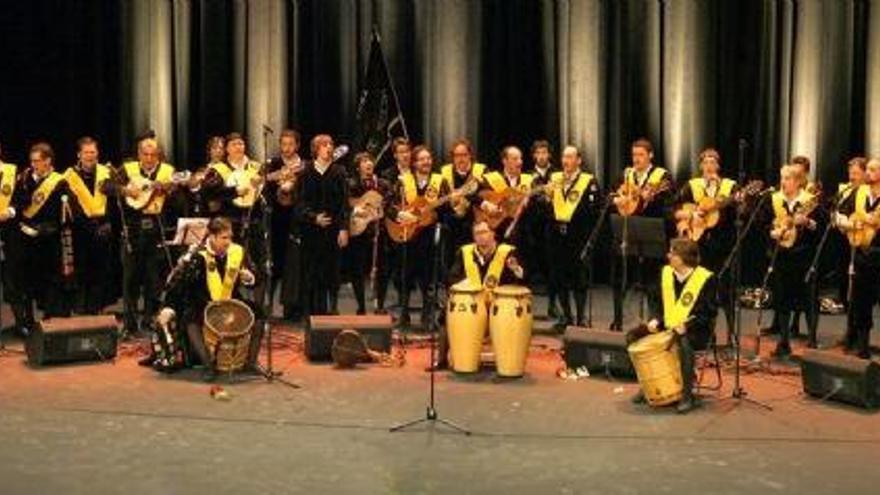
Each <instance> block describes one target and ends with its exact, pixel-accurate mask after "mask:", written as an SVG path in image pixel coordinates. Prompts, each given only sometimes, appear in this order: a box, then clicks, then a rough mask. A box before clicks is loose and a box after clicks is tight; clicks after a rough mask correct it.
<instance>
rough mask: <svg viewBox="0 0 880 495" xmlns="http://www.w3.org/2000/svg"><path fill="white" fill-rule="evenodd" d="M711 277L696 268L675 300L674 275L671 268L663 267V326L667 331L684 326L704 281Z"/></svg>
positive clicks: (708, 272) (699, 267) (706, 271)
mask: <svg viewBox="0 0 880 495" xmlns="http://www.w3.org/2000/svg"><path fill="white" fill-rule="evenodd" d="M711 276H712V272H710V271H709V270H707V269H705V268H703V267H702V266H698V267H696V268H695V269H694V271H693V273H691V276H690V278H688V279H687V282H685V284H684V287H682V289H681V295H680V296H679V297H678V299H676V298H675V273H673V270H672V267H671V266H669V265H666V266H664V267H663V274H662V276H661V279H662V280H661V281H660V283H661V285H662V291H663V325H664V326H665V327H666V329H667V330H671V329H673V328H675V327H677V326H679V325H682V324H684V323H685V322H686V321H687V319H688V318H689V317H690V315H691V310H692V309H693V307H694V303H695V302H697V297H699V296H700V291H702V290H703V286H705V285H706V280H709V277H711Z"/></svg>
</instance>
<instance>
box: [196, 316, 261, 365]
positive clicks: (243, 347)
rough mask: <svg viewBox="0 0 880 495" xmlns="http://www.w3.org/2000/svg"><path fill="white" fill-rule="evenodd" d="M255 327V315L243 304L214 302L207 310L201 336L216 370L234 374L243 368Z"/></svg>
mask: <svg viewBox="0 0 880 495" xmlns="http://www.w3.org/2000/svg"><path fill="white" fill-rule="evenodd" d="M253 327H254V313H253V311H251V308H249V307H248V305H247V304H245V303H243V302H241V301H238V300H235V299H228V300H225V301H212V302H210V303H209V304H208V305H207V306H206V307H205V324H204V326H203V327H202V333H203V336H204V339H205V347H206V348H207V350H208V355H209V356H210V357H211V364H213V366H214V369H216V370H217V371H220V372H230V373H231V372H233V371H238V370H240V369H242V368H244V365H245V364H246V363H247V357H248V348H249V347H250V343H251V331H252V330H253Z"/></svg>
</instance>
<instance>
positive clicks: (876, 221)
mask: <svg viewBox="0 0 880 495" xmlns="http://www.w3.org/2000/svg"><path fill="white" fill-rule="evenodd" d="M836 223H837V226H838V227H839V228H840V229H841V230H842V231H844V232H845V233H847V234H848V237H849V238H850V242H851V243H852V244H854V246H853V252H852V256H853V267H854V271H855V273H854V277H853V291H852V297H853V299H852V301H851V302H850V304H851V308H850V318H851V320H850V322H851V324H850V327H851V331H850V333H848V334H847V336H846V338H845V340H844V342H843V345H844V350H845V351H846V352H847V353H851V352H852V353H856V354H857V355H858V357H860V358H862V359H870V358H871V349H870V342H871V328H872V326H873V317H872V313H873V311H874V306H875V305H876V304H877V303H878V299H880V236H878V235H877V229H878V228H880V160H877V159H872V160H870V161H869V162H868V163H867V166H866V169H865V183H864V184H862V185H861V186H858V187H857V188H856V189H855V192H853V193H852V194H850V195H849V196H848V197H847V198H846V200H845V201H844V202H843V203H842V204H841V205H840V209H839V212H838V213H837V214H836Z"/></svg>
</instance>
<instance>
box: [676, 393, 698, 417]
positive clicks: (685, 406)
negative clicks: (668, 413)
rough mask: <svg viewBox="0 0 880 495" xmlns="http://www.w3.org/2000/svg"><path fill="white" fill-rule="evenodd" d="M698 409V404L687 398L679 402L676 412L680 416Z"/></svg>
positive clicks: (691, 398)
mask: <svg viewBox="0 0 880 495" xmlns="http://www.w3.org/2000/svg"><path fill="white" fill-rule="evenodd" d="M696 407H697V403H696V401H694V398H693V397H685V398H682V399H681V400H680V401H679V402H678V405H677V406H675V412H677V413H678V414H687V413H689V412H690V411H692V410H693V409H695V408H696Z"/></svg>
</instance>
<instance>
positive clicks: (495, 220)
mask: <svg viewBox="0 0 880 495" xmlns="http://www.w3.org/2000/svg"><path fill="white" fill-rule="evenodd" d="M554 187H555V186H554V185H553V183H552V182H548V183H547V184H542V185H540V186H535V187H533V188H532V189H530V190H529V191H521V190H520V189H518V188H515V187H508V188H507V189H505V190H503V191H500V192H498V191H483V192H481V193H480V197H481V198H483V200H485V201H488V202H489V203H492V204H493V205H495V206H496V207H497V209H495V210H493V211H487V210H485V209H483V208H482V207H481V206H474V220H475V221H477V222H486V223H487V224H489V227H490V228H491V229H492V230H495V229H497V228H498V226H499V225H501V224H502V223H504V221H505V220H507V219H513V218H515V217H516V215H517V212H518V211H519V208H520V206H521V205H522V204H523V202H524V201H525V199H526V198H530V197H532V196H537V195H539V194H543V193H549V192H552V190H553V188H554Z"/></svg>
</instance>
